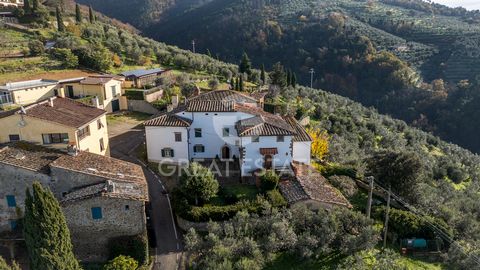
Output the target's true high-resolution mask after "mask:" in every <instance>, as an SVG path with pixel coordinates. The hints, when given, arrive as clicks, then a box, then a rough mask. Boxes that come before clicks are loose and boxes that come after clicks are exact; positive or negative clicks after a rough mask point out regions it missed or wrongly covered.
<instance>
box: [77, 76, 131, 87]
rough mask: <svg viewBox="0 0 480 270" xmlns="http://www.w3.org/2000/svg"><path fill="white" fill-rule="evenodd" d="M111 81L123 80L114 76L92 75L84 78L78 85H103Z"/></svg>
mask: <svg viewBox="0 0 480 270" xmlns="http://www.w3.org/2000/svg"><path fill="white" fill-rule="evenodd" d="M111 80H119V81H121V80H123V78H122V77H119V76H115V75H93V76H89V77H86V78H84V79H83V80H81V81H80V84H88V85H104V84H106V83H108V82H109V81H111Z"/></svg>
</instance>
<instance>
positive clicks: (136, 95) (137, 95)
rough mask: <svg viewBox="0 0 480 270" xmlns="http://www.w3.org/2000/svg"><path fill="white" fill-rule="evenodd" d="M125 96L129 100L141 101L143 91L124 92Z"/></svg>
mask: <svg viewBox="0 0 480 270" xmlns="http://www.w3.org/2000/svg"><path fill="white" fill-rule="evenodd" d="M125 96H126V97H127V99H130V100H143V91H138V90H125Z"/></svg>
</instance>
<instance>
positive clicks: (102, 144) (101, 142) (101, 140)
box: [100, 138, 105, 152]
mask: <svg viewBox="0 0 480 270" xmlns="http://www.w3.org/2000/svg"><path fill="white" fill-rule="evenodd" d="M103 150H105V144H104V143H103V138H100V152H103Z"/></svg>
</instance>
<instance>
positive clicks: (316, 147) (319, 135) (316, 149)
mask: <svg viewBox="0 0 480 270" xmlns="http://www.w3.org/2000/svg"><path fill="white" fill-rule="evenodd" d="M307 132H308V134H309V135H310V137H312V156H313V157H315V158H316V159H318V160H323V159H324V158H325V157H326V156H327V154H328V141H329V140H330V135H328V133H327V131H325V130H320V129H318V128H309V129H307Z"/></svg>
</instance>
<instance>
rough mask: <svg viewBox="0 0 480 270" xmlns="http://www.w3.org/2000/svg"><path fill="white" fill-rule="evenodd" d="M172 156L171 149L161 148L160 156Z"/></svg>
mask: <svg viewBox="0 0 480 270" xmlns="http://www.w3.org/2000/svg"><path fill="white" fill-rule="evenodd" d="M173 156H174V153H173V149H171V148H164V149H162V157H166V158H171V157H173Z"/></svg>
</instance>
